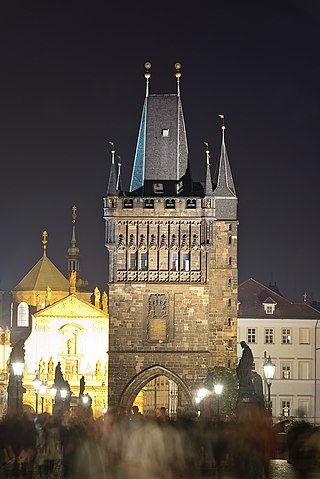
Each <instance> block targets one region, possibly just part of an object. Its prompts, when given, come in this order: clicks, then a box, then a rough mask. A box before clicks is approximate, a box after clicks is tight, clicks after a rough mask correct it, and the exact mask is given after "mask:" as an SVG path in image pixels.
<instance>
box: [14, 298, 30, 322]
mask: <svg viewBox="0 0 320 479" xmlns="http://www.w3.org/2000/svg"><path fill="white" fill-rule="evenodd" d="M17 326H24V327H25V326H29V306H28V305H27V303H26V302H25V301H22V302H21V303H20V304H19V306H18V315H17Z"/></svg>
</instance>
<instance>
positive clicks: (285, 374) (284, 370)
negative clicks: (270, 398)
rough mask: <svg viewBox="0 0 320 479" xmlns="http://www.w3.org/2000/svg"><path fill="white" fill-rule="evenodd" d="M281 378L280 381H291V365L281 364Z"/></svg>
mask: <svg viewBox="0 0 320 479" xmlns="http://www.w3.org/2000/svg"><path fill="white" fill-rule="evenodd" d="M281 378H282V379H291V364H289V363H282V364H281Z"/></svg>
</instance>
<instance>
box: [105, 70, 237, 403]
mask: <svg viewBox="0 0 320 479" xmlns="http://www.w3.org/2000/svg"><path fill="white" fill-rule="evenodd" d="M150 66H151V65H150V64H149V63H148V64H146V68H147V72H146V75H145V77H146V96H145V101H144V106H143V109H142V117H141V123H140V129H139V134H138V140H137V147H136V153H135V158H134V163H133V170H132V175H131V182H130V188H129V191H125V190H124V189H123V187H122V185H123V182H122V179H121V176H120V168H119V169H118V171H116V165H115V158H116V157H117V155H116V151H115V148H114V145H113V143H112V142H111V146H112V151H111V168H110V176H109V181H108V186H107V194H106V197H105V198H104V218H105V223H106V230H105V242H106V247H107V249H108V258H109V313H110V350H109V389H108V390H109V405H119V404H121V405H122V406H124V407H125V408H128V407H129V406H130V404H131V403H132V401H133V399H134V395H135V394H136V393H137V392H138V390H139V389H141V388H142V387H143V386H144V385H145V384H146V383H147V382H148V381H150V380H151V379H152V378H154V377H155V376H157V375H159V374H162V373H164V374H165V375H166V377H172V378H174V381H175V382H176V383H178V386H179V387H180V388H182V390H183V391H184V392H185V395H186V397H187V398H188V402H189V403H190V404H192V395H194V394H195V391H196V389H197V388H199V387H201V386H203V385H204V383H205V381H206V379H207V376H208V371H209V370H210V368H213V367H214V366H223V367H226V368H235V366H236V364H237V351H236V346H237V344H236V337H237V324H236V318H237V291H238V286H237V285H238V270H237V225H238V221H237V196H236V192H235V188H234V183H233V178H232V174H231V169H230V164H229V160H228V155H227V150H226V145H225V137H224V134H225V126H224V124H223V125H222V143H221V154H220V159H219V160H218V161H215V167H216V169H215V173H214V175H213V177H212V176H211V167H210V153H209V147H208V144H206V152H205V154H204V155H203V156H204V158H203V169H204V170H206V171H205V178H204V181H203V182H202V183H200V182H193V180H192V178H191V173H190V167H189V152H188V142H187V134H186V129H185V121H184V115H183V110H182V102H181V94H180V80H181V78H180V77H181V73H180V68H181V65H180V64H176V65H175V67H176V80H177V92H176V94H151V93H150V92H149V89H150V88H149V87H150V85H149V83H150V72H149V68H150ZM221 117H222V118H223V116H222V115H221ZM197 161H198V162H199V160H197Z"/></svg>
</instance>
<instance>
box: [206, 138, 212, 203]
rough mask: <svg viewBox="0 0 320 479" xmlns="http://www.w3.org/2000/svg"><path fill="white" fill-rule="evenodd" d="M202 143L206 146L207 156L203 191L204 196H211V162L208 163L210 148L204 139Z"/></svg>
mask: <svg viewBox="0 0 320 479" xmlns="http://www.w3.org/2000/svg"><path fill="white" fill-rule="evenodd" d="M204 145H205V147H206V156H207V172H206V182H205V187H204V193H205V195H206V196H211V195H212V194H213V188H212V178H211V168H210V166H211V163H210V150H209V144H208V143H207V142H206V141H205V142H204Z"/></svg>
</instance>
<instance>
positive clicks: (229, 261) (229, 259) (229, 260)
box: [228, 256, 232, 266]
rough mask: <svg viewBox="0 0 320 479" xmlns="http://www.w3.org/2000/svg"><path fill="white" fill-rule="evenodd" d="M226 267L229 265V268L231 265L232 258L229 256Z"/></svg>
mask: <svg viewBox="0 0 320 479" xmlns="http://www.w3.org/2000/svg"><path fill="white" fill-rule="evenodd" d="M228 265H229V266H231V265H232V258H231V256H229V258H228Z"/></svg>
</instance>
